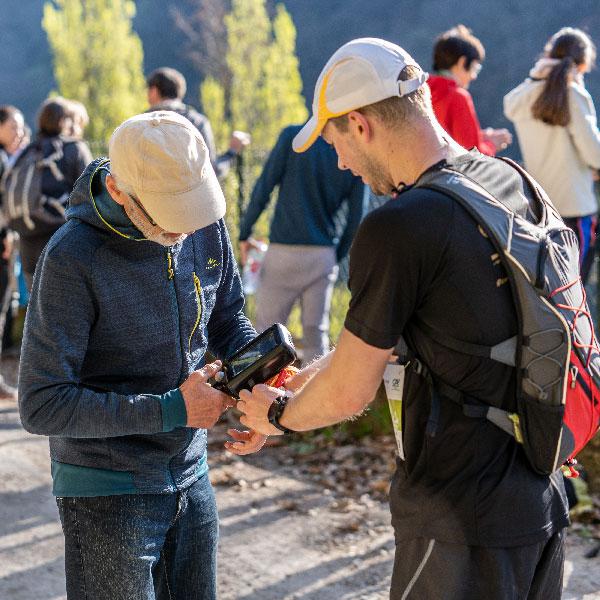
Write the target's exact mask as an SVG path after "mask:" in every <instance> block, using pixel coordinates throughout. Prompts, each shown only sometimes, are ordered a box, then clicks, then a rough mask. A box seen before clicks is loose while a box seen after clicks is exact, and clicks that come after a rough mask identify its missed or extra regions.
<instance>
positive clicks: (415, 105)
mask: <svg viewBox="0 0 600 600" xmlns="http://www.w3.org/2000/svg"><path fill="white" fill-rule="evenodd" d="M421 73H422V71H421V69H420V67H417V66H415V65H407V66H406V67H404V69H402V71H401V72H400V75H399V76H398V81H407V80H409V79H416V78H418V77H419V76H420V75H421ZM357 112H359V113H362V114H363V115H365V116H367V117H368V116H373V117H376V118H377V119H379V120H380V121H381V122H382V123H383V124H384V125H386V126H388V127H390V128H391V129H395V128H397V127H399V126H401V125H403V124H406V123H409V122H411V121H413V120H414V119H416V118H423V117H425V118H427V119H430V118H431V117H432V116H433V108H432V105H431V92H430V90H429V86H428V85H425V84H423V85H421V86H420V87H419V88H417V89H416V90H415V91H414V92H411V93H410V94H407V95H406V96H400V97H399V96H392V97H391V98H386V99H385V100H380V101H379V102H375V103H374V104H369V105H367V106H363V107H361V108H359V109H357ZM330 121H331V122H332V123H333V124H334V125H335V126H336V128H337V129H339V130H340V131H342V132H345V131H347V130H348V115H347V114H346V115H342V116H341V117H334V118H333V119H330Z"/></svg>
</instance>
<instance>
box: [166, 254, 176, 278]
mask: <svg viewBox="0 0 600 600" xmlns="http://www.w3.org/2000/svg"><path fill="white" fill-rule="evenodd" d="M173 277H175V271H174V270H173V257H172V256H171V251H170V250H167V278H168V279H169V280H170V279H173Z"/></svg>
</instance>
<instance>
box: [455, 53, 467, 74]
mask: <svg viewBox="0 0 600 600" xmlns="http://www.w3.org/2000/svg"><path fill="white" fill-rule="evenodd" d="M456 66H457V67H460V68H461V69H463V70H465V71H466V70H467V57H466V56H459V57H458V60H457V61H456Z"/></svg>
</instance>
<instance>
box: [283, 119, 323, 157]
mask: <svg viewBox="0 0 600 600" xmlns="http://www.w3.org/2000/svg"><path fill="white" fill-rule="evenodd" d="M327 120H328V119H317V117H316V116H315V115H313V116H312V117H311V118H310V119H309V120H308V121H307V122H306V124H305V125H304V127H303V128H302V129H301V130H300V131H299V132H298V133H297V134H296V137H295V138H294V139H293V141H292V148H293V149H294V152H298V153H301V152H306V150H308V149H309V148H310V147H311V146H312V145H313V144H314V143H315V141H316V139H317V138H318V137H319V136H320V135H321V132H322V131H323V128H324V127H325V125H326V124H327Z"/></svg>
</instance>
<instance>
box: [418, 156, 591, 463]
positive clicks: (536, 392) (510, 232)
mask: <svg viewBox="0 0 600 600" xmlns="http://www.w3.org/2000/svg"><path fill="white" fill-rule="evenodd" d="M501 160H504V161H505V162H507V163H508V164H510V165H511V166H512V167H513V168H515V169H516V170H517V171H518V172H519V173H520V174H521V176H522V177H523V178H524V180H525V181H526V182H527V184H528V186H529V187H530V189H531V191H532V193H533V198H534V200H535V201H536V202H537V203H538V205H539V207H540V210H541V215H542V216H541V218H540V221H539V222H538V223H537V224H536V223H531V222H529V221H527V219H525V218H522V217H520V216H519V215H517V214H515V213H514V212H513V211H512V210H510V209H509V208H508V207H507V206H505V205H504V204H503V203H502V202H501V201H499V200H497V199H496V198H494V197H493V196H491V195H490V194H489V193H488V192H487V191H486V190H485V189H484V188H482V187H481V186H480V185H479V184H477V183H476V182H474V181H472V180H471V179H469V178H468V177H467V176H465V175H463V174H461V173H459V172H457V171H454V170H452V169H448V168H443V169H440V170H436V171H432V172H431V173H427V174H425V175H424V176H423V177H422V178H421V179H419V181H418V182H417V185H418V186H419V187H424V188H429V189H432V190H436V191H439V192H442V193H444V194H446V195H448V196H450V197H452V198H453V199H455V200H456V201H457V202H459V203H460V204H461V205H462V206H463V207H464V208H465V209H466V210H467V212H468V213H469V214H470V215H471V216H472V217H473V218H474V219H475V221H476V222H477V223H478V225H479V226H480V228H481V229H483V231H484V232H485V234H486V236H487V237H488V238H489V239H490V241H491V242H492V244H493V245H494V247H495V249H496V251H497V253H498V257H499V258H500V260H501V261H502V264H503V266H504V269H505V270H506V273H507V276H508V279H509V281H510V286H511V290H512V295H513V299H514V302H515V306H516V312H517V317H518V331H519V333H518V334H517V335H516V336H515V337H513V338H510V339H508V340H504V341H503V342H501V343H499V344H496V345H495V346H493V347H488V346H481V345H477V344H470V343H466V342H463V341H460V340H456V339H454V338H452V337H450V336H447V335H445V334H443V333H440V332H439V331H434V330H432V329H430V328H429V327H428V326H427V325H424V324H418V325H417V327H418V328H419V329H421V330H422V332H423V333H424V334H425V335H427V336H429V337H430V338H433V339H435V340H436V342H437V343H439V344H441V345H442V346H444V347H446V348H449V349H451V350H454V351H456V352H460V353H463V354H467V355H472V356H481V357H486V358H491V359H492V360H496V361H498V362H502V363H504V364H507V365H511V366H514V367H515V368H516V370H517V372H516V375H517V386H516V389H517V398H516V401H517V402H516V407H517V412H515V413H512V412H508V411H504V410H501V409H499V408H496V407H492V406H489V405H482V404H481V403H477V402H476V401H475V402H472V401H471V400H472V399H470V398H469V397H467V396H466V395H463V394H462V393H461V392H459V391H458V390H456V389H454V388H451V387H450V386H447V385H445V384H444V383H443V382H438V381H436V380H435V377H434V383H435V385H436V387H437V388H438V391H439V392H440V394H441V395H442V396H445V397H449V398H450V399H452V400H454V401H456V402H459V403H460V404H461V405H462V406H463V411H464V413H465V414H466V415H467V416H472V417H485V418H487V419H488V420H490V421H492V422H493V423H494V424H495V425H497V426H498V427H500V428H502V429H503V430H504V431H506V432H507V433H509V434H510V435H512V436H514V438H515V439H516V441H517V442H518V443H520V444H522V445H523V449H524V451H525V454H526V455H527V458H528V460H529V462H530V463H531V466H532V467H533V469H534V470H535V471H537V472H538V473H542V474H549V473H552V472H553V471H555V470H556V469H557V468H559V467H561V465H563V464H565V463H567V464H568V465H571V464H572V463H573V462H574V460H573V459H574V457H575V455H576V454H577V453H578V452H579V451H580V450H581V449H582V448H583V447H584V446H585V444H586V443H587V442H588V441H589V440H590V439H591V438H592V437H593V436H594V434H595V433H596V432H597V431H598V429H599V428H600V406H599V404H600V349H599V348H598V344H597V341H596V337H595V333H594V324H593V321H592V317H591V315H590V312H589V308H588V305H587V302H586V295H585V289H584V287H583V283H582V281H581V278H580V275H579V247H578V242H577V237H576V235H575V233H574V232H573V231H572V230H571V229H569V228H568V227H567V226H566V225H565V224H564V222H563V220H562V219H561V217H560V215H559V214H558V212H557V211H556V209H555V208H554V206H553V205H552V203H551V202H550V201H549V199H548V197H547V196H546V194H545V192H544V191H543V190H542V188H541V187H540V186H539V185H538V184H537V183H536V182H535V181H534V180H533V179H532V178H531V176H530V175H529V174H528V173H526V172H525V171H524V170H523V169H522V168H521V167H520V166H519V165H517V164H516V163H514V162H513V161H511V160H509V159H505V158H502V159H501Z"/></svg>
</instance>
